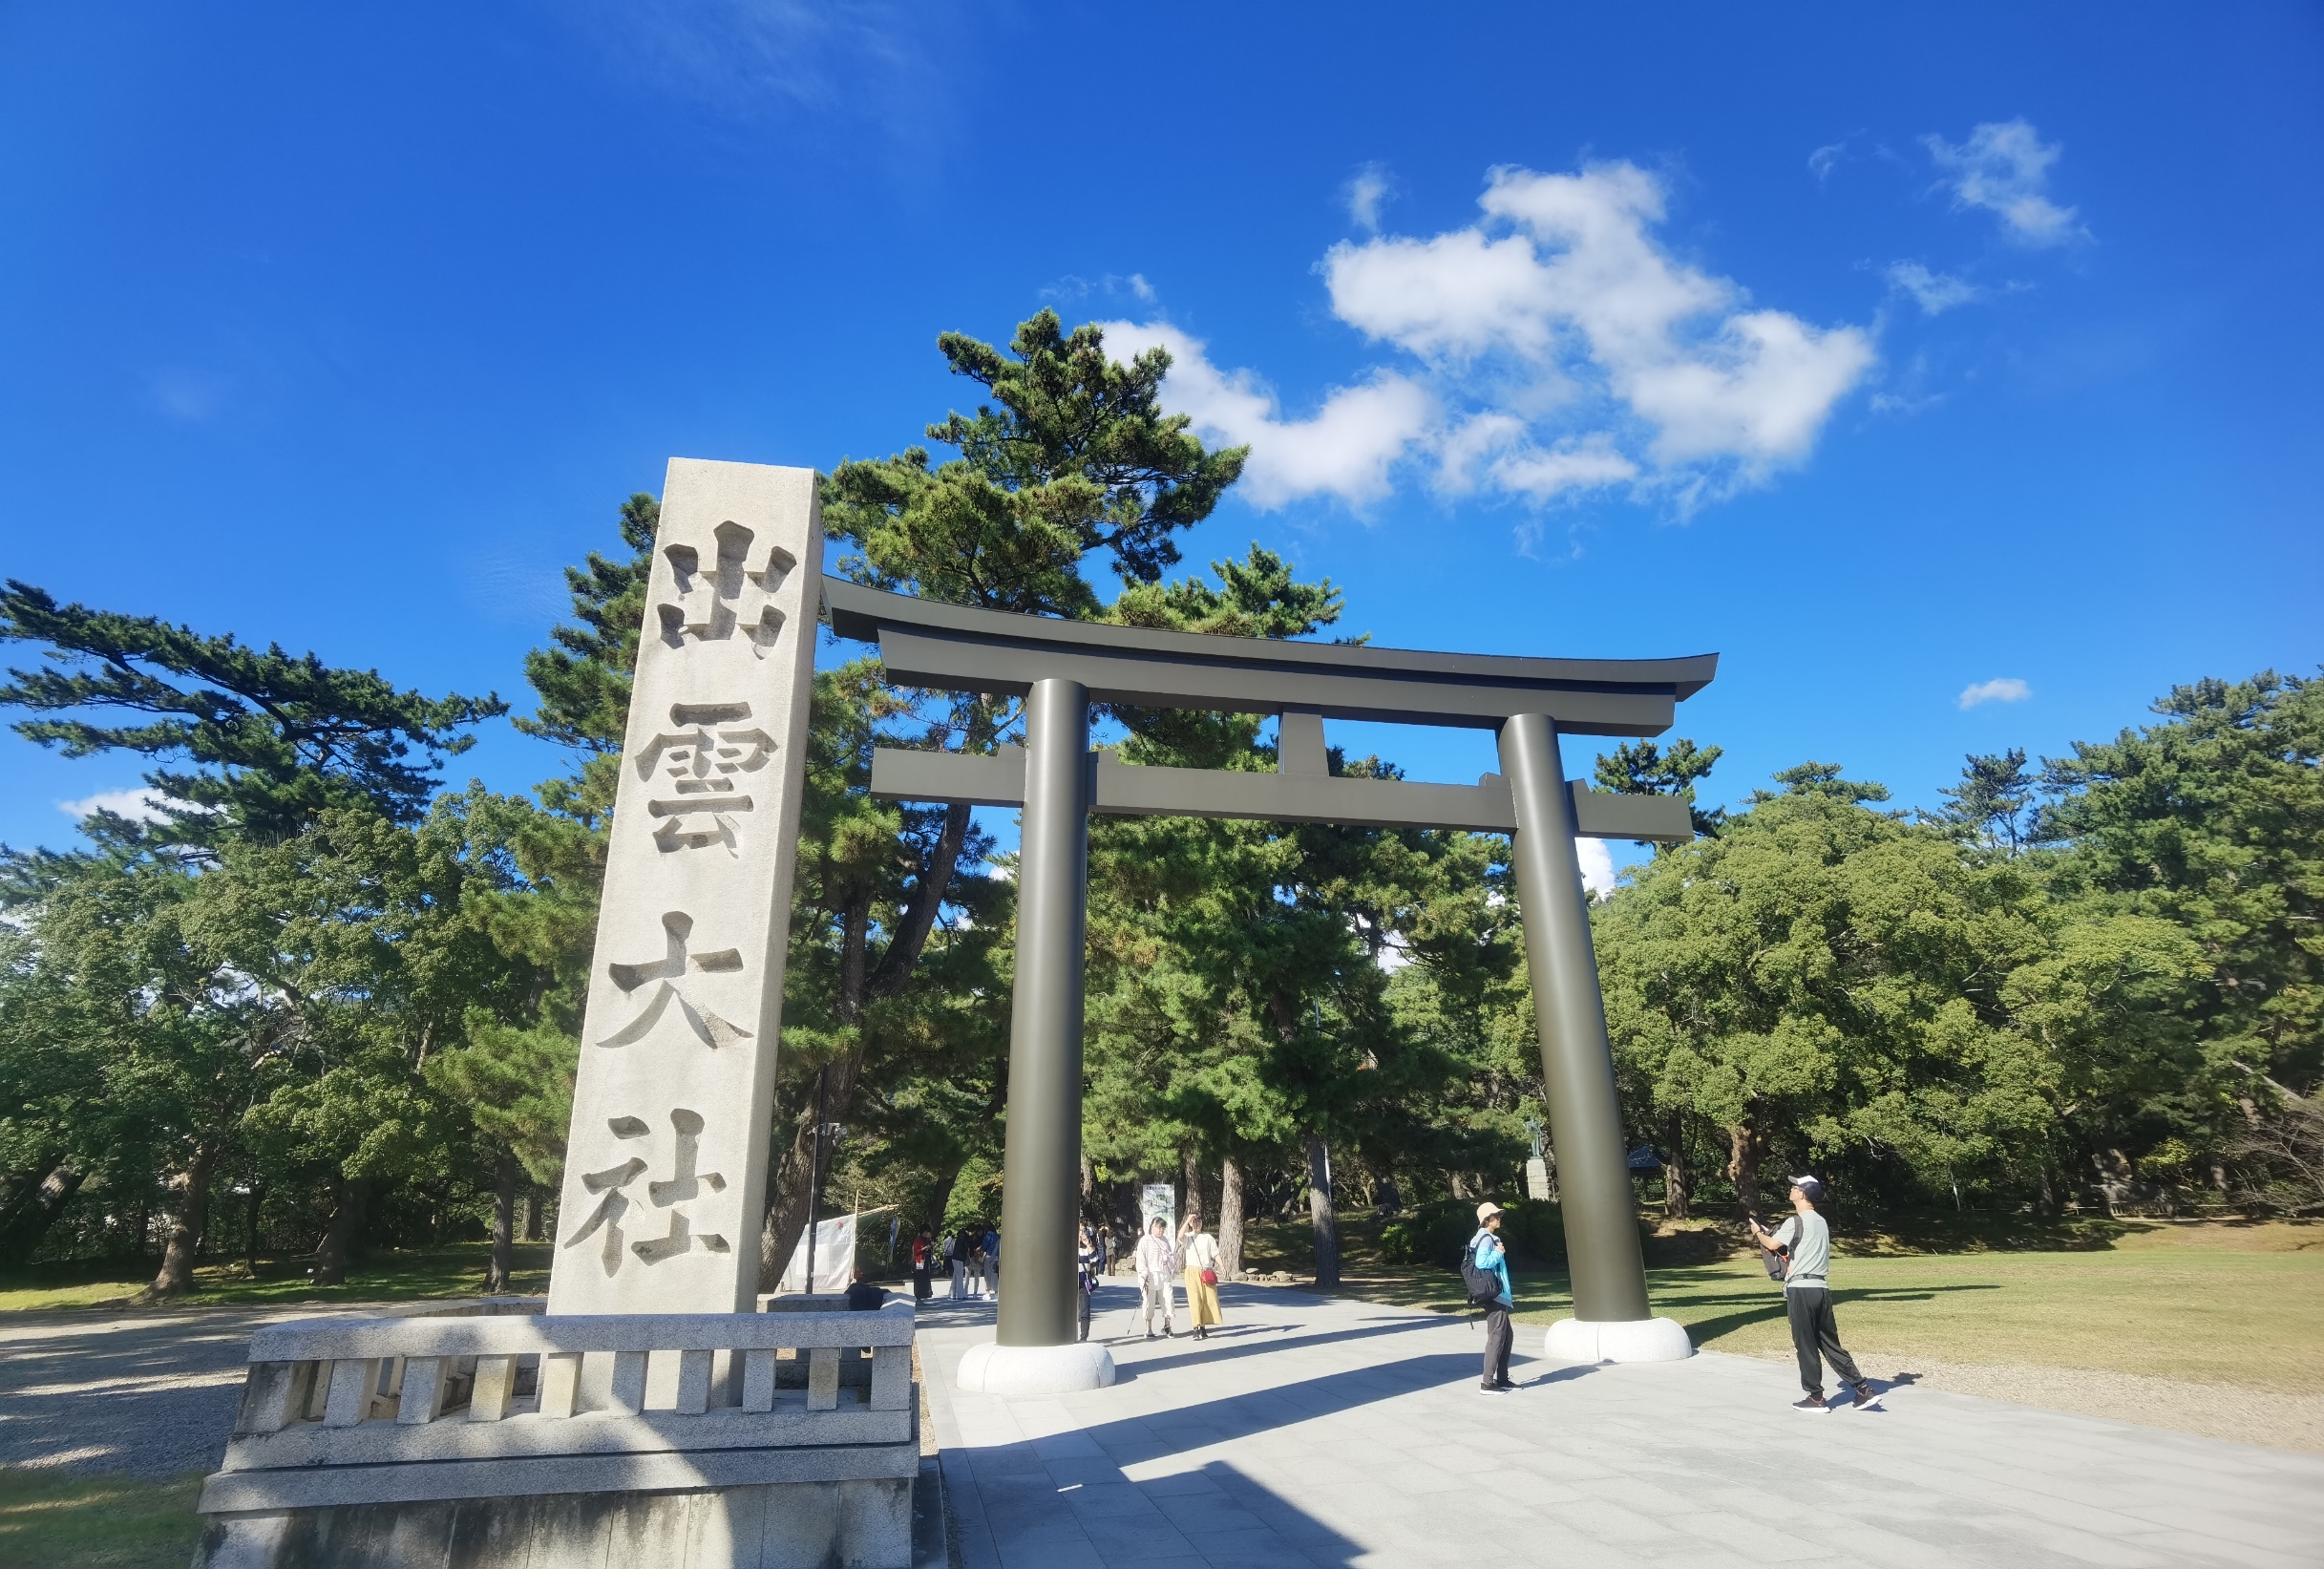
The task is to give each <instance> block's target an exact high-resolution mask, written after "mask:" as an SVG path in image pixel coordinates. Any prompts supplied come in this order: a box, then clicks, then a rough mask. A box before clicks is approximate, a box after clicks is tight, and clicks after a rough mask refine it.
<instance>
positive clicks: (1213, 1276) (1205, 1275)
mask: <svg viewBox="0 0 2324 1569" xmlns="http://www.w3.org/2000/svg"><path fill="white" fill-rule="evenodd" d="M1202 1283H1203V1284H1205V1285H1216V1284H1217V1283H1218V1271H1217V1270H1215V1269H1206V1270H1204V1271H1203V1272H1202Z"/></svg>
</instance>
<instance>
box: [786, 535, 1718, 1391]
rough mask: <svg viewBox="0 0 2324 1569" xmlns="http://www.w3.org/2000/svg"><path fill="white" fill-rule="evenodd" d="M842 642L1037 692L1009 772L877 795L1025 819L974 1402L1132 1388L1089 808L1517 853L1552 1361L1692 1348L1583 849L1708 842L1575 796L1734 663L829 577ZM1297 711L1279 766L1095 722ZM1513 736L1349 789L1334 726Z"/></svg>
mask: <svg viewBox="0 0 2324 1569" xmlns="http://www.w3.org/2000/svg"><path fill="white" fill-rule="evenodd" d="M823 603H824V605H825V607H826V608H827V609H828V611H829V612H830V616H831V625H832V630H833V631H834V632H835V633H837V634H838V635H839V636H841V637H845V638H855V639H860V640H863V641H866V642H877V644H878V645H879V654H880V660H881V662H882V664H883V665H884V666H885V667H886V670H887V676H888V679H889V680H890V681H893V682H895V683H897V684H898V685H899V686H906V687H924V688H930V689H936V690H940V691H966V692H986V693H1003V694H1008V695H1018V696H1023V697H1024V699H1025V746H1024V747H1023V748H1022V749H1019V748H1016V747H1004V748H1002V749H1001V750H1000V752H999V753H997V754H995V755H993V756H989V757H985V756H962V755H960V754H957V753H932V752H909V751H901V750H894V749H888V748H880V749H877V750H876V751H875V752H874V753H873V754H872V795H873V796H874V797H875V798H876V799H879V800H891V801H934V802H946V803H964V804H968V805H974V806H1018V807H1022V808H1023V810H1024V840H1023V846H1022V850H1021V854H1020V859H1019V862H1018V906H1017V981H1016V994H1015V1014H1014V1019H1013V1022H1012V1025H1011V1028H1010V1033H1009V1070H1008V1135H1007V1149H1006V1156H1005V1159H1004V1178H1003V1181H1004V1185H1003V1191H1002V1204H1003V1215H1004V1229H1005V1231H1006V1234H1007V1237H1008V1239H1009V1245H1008V1247H1007V1248H1006V1250H1005V1251H1004V1255H1003V1259H1002V1265H1001V1270H1002V1276H1001V1279H1002V1286H1003V1289H1002V1293H1001V1305H1000V1315H999V1316H1000V1324H999V1332H998V1337H997V1344H996V1345H994V1346H978V1347H974V1348H972V1349H971V1351H970V1354H969V1355H968V1357H967V1358H966V1359H964V1360H963V1361H962V1363H961V1371H960V1382H961V1387H962V1388H964V1389H985V1390H989V1391H991V1392H993V1393H1010V1394H1033V1393H1057V1392H1064V1391H1066V1390H1069V1389H1094V1388H1097V1387H1099V1386H1101V1385H1106V1384H1110V1383H1112V1382H1113V1359H1112V1356H1111V1354H1110V1353H1109V1352H1108V1351H1107V1350H1106V1348H1105V1347H1104V1346H1097V1345H1093V1344H1086V1343H1079V1342H1077V1339H1076V1330H1077V1323H1078V1320H1077V1315H1076V1313H1075V1310H1074V1304H1073V1290H1074V1268H1075V1262H1074V1227H1075V1223H1076V1220H1077V1218H1078V1215H1079V1211H1080V1207H1081V1090H1082V966H1083V958H1084V950H1085V946H1086V929H1087V922H1088V862H1089V837H1088V816H1089V814H1090V813H1092V812H1101V813H1106V814H1109V815H1159V816H1204V817H1253V818H1260V819H1264V820H1268V821H1277V822H1338V823H1348V824H1358V825H1363V826H1366V827H1378V828H1451V829H1470V830H1476V831H1482V832H1488V833H1502V834H1509V835H1511V847H1512V858H1513V859H1514V862H1515V869H1516V874H1517V901H1518V908H1519V910H1520V913H1521V914H1522V915H1523V917H1524V921H1525V952H1526V964H1527V967H1528V970H1529V972H1530V974H1531V976H1532V987H1533V1005H1534V1008H1533V1010H1534V1017H1535V1019H1536V1021H1537V1022H1538V1026H1539V1030H1540V1038H1541V1073H1542V1081H1543V1085H1544V1087H1545V1089H1546V1090H1547V1092H1548V1099H1549V1113H1550V1129H1551V1134H1552V1137H1553V1139H1554V1141H1555V1144H1556V1149H1557V1176H1558V1190H1559V1198H1560V1200H1561V1208H1562V1210H1563V1212H1564V1217H1565V1230H1566V1248H1567V1254H1568V1258H1569V1261H1570V1262H1571V1266H1572V1272H1573V1283H1574V1317H1573V1318H1571V1319H1565V1320H1561V1321H1559V1322H1558V1323H1556V1324H1554V1325H1551V1327H1550V1332H1549V1349H1550V1352H1551V1354H1552V1355H1553V1356H1559V1357H1562V1358H1566V1359H1571V1360H1580V1361H1586V1362H1596V1361H1604V1360H1610V1361H1617V1362H1644V1361H1664V1360H1673V1359H1676V1358H1680V1357H1684V1356H1687V1355H1689V1354H1691V1351H1692V1346H1690V1345H1689V1343H1688V1341H1687V1337H1686V1331H1685V1330H1684V1329H1683V1328H1681V1327H1680V1325H1678V1324H1677V1323H1676V1322H1674V1321H1672V1320H1670V1319H1658V1318H1654V1317H1653V1316H1652V1315H1651V1312H1650V1309H1649V1308H1648V1306H1647V1302H1646V1271H1645V1264H1644V1261H1643V1260H1642V1259H1641V1257H1640V1256H1639V1252H1638V1240H1637V1216H1636V1205H1635V1201H1634V1199H1633V1197H1632V1193H1631V1187H1630V1172H1629V1161H1628V1156H1627V1153H1626V1151H1625V1149H1624V1141H1623V1137H1622V1119H1621V1108H1620V1105H1619V1103H1618V1101H1617V1099H1616V1092H1615V1083H1614V1058H1613V1053H1612V1050H1611V1049H1610V1048H1609V1046H1608V1043H1607V1039H1606V1013H1605V1004H1604V1001H1603V999H1602V998H1601V997H1600V995H1599V992H1598V982H1597V962H1596V958H1595V954H1594V953H1593V952H1592V949H1591V945H1590V920H1589V903H1588V898H1587V895H1586V894H1585V893H1584V892H1583V889H1582V883H1581V868H1580V866H1579V864H1578V862H1577V860H1576V859H1575V856H1574V838H1575V837H1576V836H1580V837H1583V838H1626V839H1656V840H1662V841H1665V842H1675V843H1682V842H1684V841H1685V840H1687V839H1689V838H1693V837H1694V836H1693V830H1692V827H1691V823H1690V819H1689V816H1688V813H1687V809H1686V805H1685V803H1684V802H1683V801H1680V800H1679V799H1677V798H1675V797H1673V796H1667V795H1660V796H1657V795H1610V794H1604V793H1600V792H1596V791H1593V790H1591V789H1589V788H1588V786H1587V785H1586V784H1583V783H1581V782H1579V781H1574V782H1568V781H1567V779H1566V778H1565V773H1564V769H1563V767H1562V765H1561V763H1560V761H1559V757H1558V748H1557V738H1558V736H1559V734H1560V733H1564V734H1573V735H1631V736H1643V735H1659V734H1661V733H1662V732H1663V731H1666V730H1668V729H1669V728H1670V725H1671V722H1672V719H1673V716H1674V712H1675V709H1676V705H1677V704H1678V703H1680V701H1682V700H1684V699H1685V698H1688V697H1692V696H1693V695H1694V694H1695V693H1696V692H1698V691H1701V689H1703V688H1704V687H1705V686H1707V685H1709V683H1710V681H1711V679H1712V677H1713V676H1714V675H1715V674H1716V673H1717V671H1718V666H1719V656H1718V655H1716V654H1699V655H1695V656H1693V657H1691V658H1685V659H1658V660H1616V659H1523V658H1510V657H1505V656H1498V655H1488V654H1448V653H1424V652H1416V651H1412V650H1406V649H1397V648H1371V647H1350V646H1346V645H1327V644H1315V643H1291V642H1278V641H1275V640H1269V639H1259V638H1232V637H1213V636H1207V635H1203V634H1199V633H1191V632H1167V631H1151V630H1146V629H1142V628H1136V627H1126V626H1104V625H1092V624H1089V623H1087V622H1076V621H1063V620H1056V619H1052V618H1049V617H1045V616H1025V615H1012V614H1009V613H1007V612H1004V611H995V610H979V609H971V608H967V607H964V606H961V605H952V604H938V603H936V602H934V601H930V600H924V599H916V598H911V597H907V596H904V595H900V594H887V593H881V592H879V591H878V590H876V589H870V588H865V587H862V586H861V585H859V584H856V583H848V582H846V581H844V580H842V579H837V578H830V577H826V578H825V579H824V580H823ZM1093 702H1095V703H1120V704H1126V705H1131V706H1135V707H1139V708H1174V709H1201V710H1222V711H1227V712H1234V713H1273V714H1277V715H1278V716H1279V718H1280V726H1281V736H1280V739H1281V746H1280V760H1279V763H1278V772H1277V773H1276V774H1240V773H1225V772H1219V771H1213V770H1207V769H1183V768H1138V767H1126V766H1124V765H1123V764H1121V763H1120V762H1119V761H1118V760H1117V759H1116V758H1115V757H1114V756H1113V755H1112V754H1111V753H1095V754H1092V753H1091V752H1090V750H1089V705H1090V704H1091V703H1093ZM1326 719H1372V720H1384V721H1387V722H1390V723H1395V724H1407V725H1452V726H1465V727H1468V728H1471V729H1480V730H1491V731H1496V732H1497V733H1498V735H1499V738H1500V751H1501V768H1502V773H1501V774H1487V775H1485V776H1484V777H1483V778H1482V779H1480V780H1478V781H1477V783H1475V784H1473V785H1441V784H1411V783H1404V782H1396V781H1388V780H1379V779H1348V778H1334V777H1332V776H1331V774H1330V773H1329V771H1328V769H1327V767H1326V765H1325V761H1324V756H1325V754H1324V746H1323V721H1324V720H1326Z"/></svg>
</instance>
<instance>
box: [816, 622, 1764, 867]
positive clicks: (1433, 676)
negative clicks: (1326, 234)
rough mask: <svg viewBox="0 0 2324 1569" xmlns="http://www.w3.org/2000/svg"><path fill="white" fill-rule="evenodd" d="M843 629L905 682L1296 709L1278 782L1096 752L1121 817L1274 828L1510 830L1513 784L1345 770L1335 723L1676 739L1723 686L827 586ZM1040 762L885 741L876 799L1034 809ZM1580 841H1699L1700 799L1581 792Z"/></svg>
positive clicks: (1008, 752)
mask: <svg viewBox="0 0 2324 1569" xmlns="http://www.w3.org/2000/svg"><path fill="white" fill-rule="evenodd" d="M823 600H824V604H825V605H826V606H827V607H828V608H829V610H830V613H831V620H832V629H833V630H834V631H835V632H836V633H838V634H839V635H840V636H841V637H848V638H857V639H862V640H864V641H867V642H868V641H872V640H875V639H876V640H877V642H878V644H879V653H880V659H881V662H882V663H883V664H884V665H885V666H886V667H887V673H888V678H889V679H890V680H892V681H895V682H898V684H900V685H903V686H908V687H928V688H933V689H937V690H940V691H977V692H995V693H1011V694H1022V693H1024V692H1026V691H1028V690H1030V689H1031V688H1032V685H1033V683H1035V682H1037V681H1043V680H1049V679H1062V680H1066V681H1070V682H1074V683H1077V684H1078V685H1079V686H1080V687H1082V688H1084V689H1087V692H1088V699H1089V700H1090V701H1093V702H1100V703H1119V704H1123V705H1126V706H1132V707H1138V708H1180V709H1206V710H1225V711H1228V712H1235V713H1275V714H1279V715H1281V716H1282V737H1281V757H1280V760H1279V762H1278V772H1277V773H1276V774H1245V773H1229V772H1224V771H1218V770H1211V769H1186V768H1158V767H1124V766H1122V765H1121V764H1120V761H1119V759H1117V758H1115V757H1114V756H1113V755H1112V754H1111V753H1096V754H1094V755H1093V757H1092V759H1091V768H1092V771H1093V772H1092V774H1091V776H1090V778H1089V780H1088V786H1087V790H1086V797H1087V799H1088V804H1089V810H1091V811H1094V812H1097V813H1100V814H1105V815H1121V816H1144V815H1147V814H1162V815H1168V816H1207V817H1256V818H1261V819H1268V820H1274V821H1282V822H1340V823H1347V824H1362V825H1367V826H1375V827H1382V828H1452V829H1466V830H1469V831H1472V832H1486V833H1503V834H1506V833H1510V832H1512V831H1513V830H1514V829H1515V827H1516V816H1515V807H1514V804H1513V802H1512V800H1511V795H1510V787H1509V785H1508V783H1507V782H1506V781H1505V780H1503V779H1502V778H1501V776H1500V775H1498V774H1486V775H1485V776H1484V777H1482V778H1481V779H1479V780H1478V781H1477V782H1476V783H1475V784H1473V785H1447V784H1411V783H1405V782H1402V781H1390V780H1378V779H1348V778H1337V777H1333V776H1331V774H1330V773H1329V770H1328V768H1327V766H1326V763H1325V756H1326V753H1325V750H1324V745H1323V726H1322V721H1323V720H1324V719H1325V718H1326V717H1329V718H1337V719H1375V720H1384V721H1387V722H1390V723H1401V724H1421V725H1450V726H1468V727H1475V728H1481V729H1494V728H1498V727H1499V726H1500V725H1501V724H1502V723H1503V722H1504V721H1505V720H1507V719H1509V718H1511V716H1513V715H1516V714H1521V713H1536V714H1547V715H1549V716H1550V718H1551V719H1552V720H1553V722H1554V723H1555V725H1556V728H1557V729H1558V730H1559V731H1565V732H1569V733H1578V734H1583V735H1658V734H1660V733H1661V732H1662V731H1665V730H1667V729H1669V728H1670V724H1671V719H1672V713H1673V710H1674V708H1675V706H1676V705H1677V704H1678V703H1679V702H1680V700H1681V699H1683V698H1687V697H1691V696H1693V695H1694V694H1695V693H1696V692H1698V691H1700V690H1701V689H1702V688H1703V687H1704V686H1705V685H1707V684H1708V683H1709V682H1710V680H1711V678H1712V676H1713V675H1714V674H1715V673H1716V672H1717V670H1718V667H1719V656H1718V655H1717V654H1699V655H1696V656H1694V657H1692V658H1687V659H1652V660H1649V659H1637V660H1623V659H1521V658H1511V657H1507V656H1503V655H1493V654H1445V653H1423V652H1417V651H1414V650H1410V649H1402V648H1368V647H1356V646H1353V645H1348V644H1317V643H1291V642H1284V641H1279V640H1276V639H1269V638H1236V637H1215V636H1211V635H1207V634H1203V633H1195V632H1167V631H1153V630H1148V629H1146V628H1142V627H1131V626H1105V625H1094V624H1091V623H1088V622H1079V621H1065V620H1060V619H1056V618H1052V617H1047V616H1025V615H1011V614H1009V613H1007V612H1005V611H998V610H979V609H972V608H969V607H967V606H964V605H955V604H939V603H937V602H935V601H932V600H923V599H916V598H912V597H910V596H907V595H902V594H889V593H883V592H881V591H879V590H877V589H873V588H865V587H863V586H861V585H860V584H857V583H849V582H847V581H845V580H844V579H840V578H828V577H827V578H825V579H824V580H823ZM1567 789H1568V794H1569V796H1570V798H1571V800H1572V803H1573V821H1574V832H1575V833H1577V834H1579V835H1581V836H1583V837H1585V838H1635V839H1658V840H1662V841H1664V842H1677V843H1683V842H1684V841H1685V840H1687V839H1689V838H1693V837H1694V833H1693V826H1692V823H1691V820H1690V818H1689V816H1688V813H1687V808H1686V803H1685V802H1683V801H1681V800H1679V799H1678V798H1676V797H1674V796H1668V795H1610V794H1605V793H1602V792H1598V791H1593V790H1591V789H1590V788H1589V786H1588V784H1587V783H1586V782H1583V781H1580V780H1574V781H1571V782H1569V784H1568V787H1567ZM872 795H874V797H875V798H877V799H879V800H901V801H955V802H964V803H968V804H972V805H980V806H1014V805H1018V804H1020V803H1022V802H1023V801H1024V799H1025V754H1024V753H1022V752H1020V751H1019V750H1018V749H1017V748H1015V747H1003V748H1002V749H1000V751H999V753H997V754H995V755H992V756H964V755H960V754H956V753H938V752H918V751H904V750H898V749H894V748H885V747H882V748H877V749H876V750H875V751H874V752H873V754H872Z"/></svg>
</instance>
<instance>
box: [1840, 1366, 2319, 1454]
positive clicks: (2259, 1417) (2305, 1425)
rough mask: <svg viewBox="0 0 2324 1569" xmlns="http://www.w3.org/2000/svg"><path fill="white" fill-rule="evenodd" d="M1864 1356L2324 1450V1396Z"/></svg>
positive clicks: (1956, 1382) (1956, 1380)
mask: <svg viewBox="0 0 2324 1569" xmlns="http://www.w3.org/2000/svg"><path fill="white" fill-rule="evenodd" d="M1860 1361H1861V1362H1862V1364H1863V1367H1864V1369H1865V1371H1867V1372H1874V1371H1878V1372H1881V1373H1886V1372H1887V1371H1888V1370H1889V1369H1891V1368H1897V1369H1910V1370H1911V1371H1912V1372H1913V1373H1914V1374H1916V1375H1917V1378H1916V1379H1915V1382H1917V1383H1919V1384H1922V1385H1924V1386H1926V1387H1927V1388H1929V1389H1950V1390H1952V1391H1953V1392H1954V1393H1955V1394H1974V1395H1981V1396H1983V1397H1984V1398H1986V1399H1988V1400H2012V1401H2016V1402H2017V1403H2018V1405H2020V1406H2039V1407H2042V1408H2044V1409H2045V1410H2054V1411H2072V1412H2074V1413H2075V1414H2076V1415H2078V1416H2101V1417H2104V1418H2106V1419H2107V1420H2108V1421H2113V1422H2130V1423H2135V1424H2137V1425H2138V1426H2140V1427H2143V1428H2168V1429H2170V1430H2172V1431H2176V1432H2191V1433H2196V1434H2198V1435H2200V1436H2202V1437H2205V1438H2225V1439H2227V1440H2229V1442H2232V1443H2237V1444H2259V1445H2262V1446H2264V1447H2266V1448H2268V1449H2285V1450H2306V1451H2307V1452H2310V1453H2313V1454H2324V1394H2301V1393H2296V1392H2293V1391H2291V1390H2284V1389H2250V1388H2246V1387H2244V1386H2241V1385H2227V1384H2196V1383H2192V1382H2189V1381H2187V1380H2185V1379H2176V1378H2154V1377H2150V1376H2148V1375H2146V1374H2144V1373H2118V1372H2111V1371H2108V1370H2106V1369H2104V1368H2053V1367H2047V1366H2036V1365H2024V1366H2017V1365H2009V1364H2001V1365H1994V1366H1977V1365H1972V1364H1967V1363H1958V1362H1932V1361H1930V1360H1929V1359H1927V1358H1925V1357H1920V1358H1914V1357H1891V1356H1874V1355H1865V1354H1861V1353H1860ZM2253 1371H2254V1372H2258V1371H2261V1369H2257V1368H2254V1369H2253Z"/></svg>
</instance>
